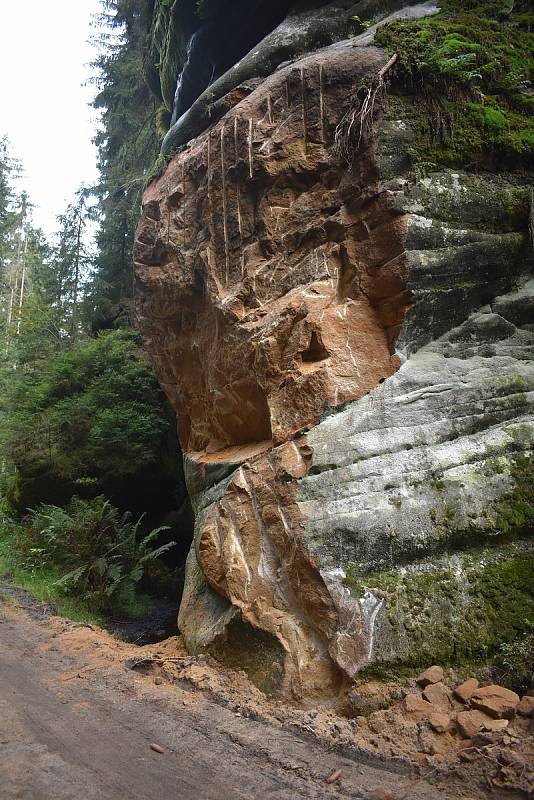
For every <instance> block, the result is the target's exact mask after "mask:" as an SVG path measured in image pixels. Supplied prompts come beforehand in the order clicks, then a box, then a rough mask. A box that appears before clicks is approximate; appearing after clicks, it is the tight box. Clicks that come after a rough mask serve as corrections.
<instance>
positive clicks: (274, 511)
mask: <svg viewBox="0 0 534 800" xmlns="http://www.w3.org/2000/svg"><path fill="white" fill-rule="evenodd" d="M363 45H365V42H361V41H359V42H358V41H356V40H348V41H342V42H339V43H337V44H334V45H331V46H329V47H326V48H323V49H321V50H318V51H317V52H315V53H313V54H312V55H307V56H304V57H302V58H300V59H298V60H296V61H294V62H292V63H290V64H288V65H286V66H282V67H281V68H280V69H278V70H277V71H276V72H274V74H272V75H270V76H269V77H267V78H265V79H263V80H255V81H252V82H248V83H245V84H243V85H240V86H238V87H237V88H235V89H234V90H232V91H231V92H230V94H228V95H226V96H225V97H224V103H225V107H226V113H224V114H223V115H222V117H221V119H220V120H219V122H218V123H217V124H215V125H213V126H212V127H211V128H209V129H208V130H207V131H206V132H204V133H202V134H201V135H199V136H197V138H195V139H194V140H192V141H191V142H190V143H189V145H188V147H187V148H186V149H184V150H183V151H182V152H180V153H178V154H177V155H175V156H174V157H173V159H172V160H171V161H170V163H169V164H168V166H167V168H166V170H165V172H164V173H163V175H162V176H161V177H160V178H159V179H158V180H156V181H154V182H153V183H152V184H151V185H150V186H149V187H148V189H147V190H146V192H145V197H144V210H143V217H142V220H141V223H140V226H139V229H138V237H137V242H136V253H135V257H136V279H137V309H138V316H139V324H140V328H141V331H142V334H143V337H144V341H145V346H146V348H147V350H148V351H149V353H150V354H151V356H152V358H153V360H154V363H155V365H156V369H157V371H158V374H159V378H160V381H161V385H162V387H163V388H164V390H165V392H166V394H167V396H168V397H169V399H170V401H171V403H172V404H173V406H174V408H175V410H176V413H177V417H178V430H179V437H180V442H181V445H182V449H183V451H184V454H185V471H186V477H187V483H188V489H189V493H190V496H191V500H192V503H193V507H194V510H195V515H196V529H195V530H196V533H195V543H194V547H193V548H192V550H191V553H190V555H189V558H188V565H187V580H186V590H185V592H184V598H183V600H182V606H181V609H180V620H179V624H180V628H181V630H182V632H183V634H184V636H185V639H186V642H187V644H188V647H189V648H190V649H191V650H192V651H196V650H199V649H204V648H209V647H217V648H219V649H221V648H222V650H224V642H225V640H228V637H229V636H230V633H231V631H232V630H233V629H234V628H233V626H236V625H238V626H239V625H240V626H243V628H242V630H243V631H244V630H245V629H246V630H247V631H248V634H250V633H251V631H252V633H253V632H254V631H255V630H256V631H260V632H262V634H261V636H262V637H263V638H261V643H260V644H259V645H258V649H257V659H258V660H259V661H260V662H263V663H265V662H266V661H267V662H268V663H270V664H272V675H271V678H272V680H270V681H269V686H270V687H271V688H278V689H279V690H282V691H285V692H288V693H289V692H291V693H293V694H294V695H296V696H300V695H302V694H305V693H308V694H314V693H315V694H317V693H321V692H325V691H332V690H335V689H336V688H338V687H339V686H340V685H341V683H342V681H343V679H344V678H345V677H346V676H349V677H351V676H353V675H355V674H356V672H357V671H358V670H360V669H361V668H362V667H363V666H365V665H366V664H368V663H370V662H372V661H376V662H378V663H383V664H391V663H413V662H414V661H415V662H419V663H425V662H426V663H428V661H429V660H432V659H435V660H440V661H441V660H442V661H454V659H455V658H457V657H459V656H462V655H473V654H476V653H477V652H478V649H481V648H487V647H491V646H495V645H496V644H497V643H498V641H499V639H498V637H499V635H501V633H502V624H503V623H504V624H505V625H506V626H507V632H506V633H505V636H506V635H508V634H511V635H513V632H514V630H515V628H514V626H516V625H518V624H519V623H518V620H522V619H525V618H528V616H529V614H532V610H533V606H534V601H533V599H532V594H531V590H532V560H530V561H529V559H528V553H529V545H528V543H520V544H518V543H516V542H514V541H509V542H508V543H507V544H506V545H500V546H496V545H495V543H496V542H497V543H498V542H499V541H500V540H499V535H500V534H507V535H508V538H509V539H510V540H513V539H514V538H516V539H517V537H518V536H519V535H520V534H522V533H526V528H527V526H528V516H529V513H531V512H529V511H528V508H529V507H530V506H529V504H528V498H527V497H526V494H528V491H530V488H529V487H531V484H532V471H531V468H530V467H529V464H528V460H527V459H528V457H529V456H530V454H531V449H532V442H533V439H534V424H533V415H532V399H533V397H534V366H533V364H532V355H533V352H534V329H533V326H532V323H533V319H532V315H531V312H532V307H533V302H534V301H533V298H534V279H531V278H530V277H529V269H530V267H531V263H532V262H531V249H530V245H529V237H528V220H529V191H528V189H527V188H525V186H524V184H523V183H522V182H521V181H520V180H517V179H516V178H514V179H512V178H508V179H507V178H505V177H500V178H497V177H496V176H491V175H489V176H474V175H469V174H465V173H460V172H441V173H435V174H432V175H429V176H427V177H423V178H418V177H417V175H416V174H415V173H414V171H413V168H412V165H411V162H410V158H409V148H410V141H411V139H410V137H411V132H410V129H409V125H408V124H407V123H406V122H404V121H403V120H402V119H397V118H389V117H388V116H387V114H386V116H385V117H382V118H381V119H380V120H378V121H377V125H376V131H375V136H374V137H372V138H371V139H370V140H369V141H368V142H366V143H365V145H364V146H363V147H362V148H361V149H360V150H359V152H358V154H357V157H356V158H355V159H354V163H353V165H352V167H349V166H348V165H347V164H346V163H345V162H344V161H343V160H342V159H341V158H340V157H339V156H337V155H336V154H335V152H334V149H333V146H332V145H333V141H334V136H335V131H336V126H337V125H338V124H339V122H340V120H341V118H342V116H343V115H344V114H345V112H347V111H348V110H349V109H350V108H351V103H352V102H353V100H352V98H353V92H354V87H355V86H357V85H358V84H360V83H361V82H362V81H365V80H369V79H370V78H372V77H373V76H374V75H376V73H377V72H378V71H379V70H380V68H381V67H382V66H383V65H384V64H385V63H386V61H387V56H386V54H385V53H384V52H382V51H380V50H378V49H377V48H375V47H373V46H372V45H369V44H367V45H366V46H363ZM517 287H519V289H518V288H517ZM399 565H402V566H399ZM510 591H511V592H513V595H514V603H513V605H512V604H511V603H510V601H509V597H508V594H507V592H510ZM496 615H499V616H500V618H501V625H500V626H499V625H496V624H495V622H496ZM248 634H247V636H246V637H241V638H240V637H239V636H238V637H237V640H238V641H241V642H242V643H245V644H243V646H246V647H247V648H248V650H251V649H254V647H255V645H254V644H253V640H254V635H252V636H249V635H248ZM234 638H235V637H234ZM258 641H259V640H258ZM234 646H236V645H235V643H234ZM477 648H478V649H477Z"/></svg>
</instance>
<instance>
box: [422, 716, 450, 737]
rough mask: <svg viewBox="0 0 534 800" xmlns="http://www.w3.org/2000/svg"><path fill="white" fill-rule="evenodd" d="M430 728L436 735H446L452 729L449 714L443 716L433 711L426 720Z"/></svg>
mask: <svg viewBox="0 0 534 800" xmlns="http://www.w3.org/2000/svg"><path fill="white" fill-rule="evenodd" d="M428 722H429V725H430V727H431V728H432V730H433V731H435V732H436V733H446V732H447V731H449V730H450V729H451V727H452V720H451V717H450V716H449V714H444V713H442V712H441V711H434V712H432V714H430V716H429V718H428Z"/></svg>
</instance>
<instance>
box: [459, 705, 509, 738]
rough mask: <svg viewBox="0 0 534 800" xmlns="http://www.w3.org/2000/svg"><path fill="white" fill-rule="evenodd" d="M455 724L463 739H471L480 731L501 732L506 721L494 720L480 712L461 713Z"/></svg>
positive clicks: (505, 725) (506, 723)
mask: <svg viewBox="0 0 534 800" xmlns="http://www.w3.org/2000/svg"><path fill="white" fill-rule="evenodd" d="M456 723H457V725H458V730H459V731H460V734H461V735H462V736H463V737H464V739H471V738H472V737H473V736H475V735H476V734H477V733H480V731H483V730H486V731H498V730H503V728H506V727H507V725H508V720H502V719H500V720H496V719H492V718H491V717H488V716H487V715H486V714H483V713H482V712H481V711H476V710H472V711H461V712H460V713H459V714H458V716H457V718H456Z"/></svg>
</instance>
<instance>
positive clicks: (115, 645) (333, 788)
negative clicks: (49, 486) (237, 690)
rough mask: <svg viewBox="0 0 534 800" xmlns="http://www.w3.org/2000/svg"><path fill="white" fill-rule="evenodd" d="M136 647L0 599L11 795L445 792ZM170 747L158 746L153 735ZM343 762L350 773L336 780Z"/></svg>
mask: <svg viewBox="0 0 534 800" xmlns="http://www.w3.org/2000/svg"><path fill="white" fill-rule="evenodd" d="M131 653H132V646H131V645H125V644H123V643H122V642H116V641H115V640H113V639H111V637H109V636H107V635H106V634H105V633H103V632H101V631H96V630H94V629H89V628H84V627H80V626H75V625H74V624H73V623H69V622H66V621H65V620H60V619H58V618H53V617H52V618H50V619H36V618H35V617H34V616H32V615H31V613H28V611H27V610H25V611H23V610H21V609H20V608H16V607H14V606H13V605H10V606H1V605H0V798H1V800H14V799H15V798H23V800H71V799H73V798H83V800H119V798H120V800H141V799H142V800H160V798H162V800H163V798H164V799H165V800H170V799H171V798H176V800H190V799H191V800H192V799H193V798H194V799H195V800H199V799H200V798H206V800H207V799H208V798H209V799H210V800H226V798H236V799H238V798H247V800H250V799H251V798H257V799H258V800H259V799H260V798H284V799H285V798H287V800H289V798H292V799H293V798H330V797H343V798H345V797H352V798H367V797H368V796H369V793H370V792H371V791H372V790H373V789H376V788H377V787H383V788H387V789H388V790H391V791H392V792H394V797H395V798H399V800H400V798H408V797H409V798H410V799H411V798H425V800H432V798H435V797H440V798H444V797H447V796H448V795H447V793H446V792H444V791H443V789H441V790H438V789H437V788H435V787H431V786H430V785H429V784H427V783H425V782H424V781H422V780H421V779H419V780H416V779H413V778H410V776H409V775H406V774H405V775H401V774H398V773H396V772H394V771H393V765H390V766H391V769H390V767H389V766H388V765H381V764H380V763H379V762H376V763H375V764H372V763H371V764H370V763H369V762H368V761H363V760H361V761H359V760H358V759H357V758H355V757H354V756H351V757H342V756H340V755H339V754H336V753H335V752H333V751H332V750H327V749H324V748H322V747H321V745H320V744H319V743H316V742H313V741H307V740H305V739H303V738H300V737H299V736H298V735H296V734H295V733H293V732H292V731H291V730H284V728H283V726H278V727H276V726H274V725H271V724H270V723H269V722H265V721H261V720H253V719H247V718H245V717H244V716H240V715H236V714H235V713H234V712H233V711H231V710H230V709H228V708H225V707H223V706H222V705H220V704H217V703H215V702H213V701H212V699H210V697H209V696H206V695H205V694H204V693H202V692H199V691H198V690H195V689H192V688H191V686H190V685H187V684H186V683H184V682H182V683H180V682H178V683H177V684H175V685H166V686H155V685H154V681H153V679H152V678H150V677H147V676H143V675H139V674H137V673H136V672H133V671H132V670H129V669H127V668H126V667H125V664H124V661H125V659H126V658H127V657H128V655H131ZM151 742H156V743H157V744H159V745H161V746H162V747H163V748H164V750H165V752H164V754H158V753H156V752H153V751H152V750H151V749H150V743H151ZM336 769H341V770H342V777H341V779H340V780H339V781H337V782H336V783H335V784H333V785H329V784H327V783H326V778H327V777H328V776H329V775H330V774H331V773H332V772H333V771H334V770H336Z"/></svg>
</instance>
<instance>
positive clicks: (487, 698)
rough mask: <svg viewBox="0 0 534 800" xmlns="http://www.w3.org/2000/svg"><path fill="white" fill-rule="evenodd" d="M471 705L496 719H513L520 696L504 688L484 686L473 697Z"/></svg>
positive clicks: (494, 685) (493, 685)
mask: <svg viewBox="0 0 534 800" xmlns="http://www.w3.org/2000/svg"><path fill="white" fill-rule="evenodd" d="M470 703H471V705H472V706H473V708H478V709H480V710H481V711H484V712H485V713H486V714H489V716H490V717H493V718H494V719H513V717H514V716H515V712H516V708H517V706H518V705H519V695H517V694H516V693H515V692H512V691H511V689H506V688H505V687H504V686H497V685H496V684H492V685H491V686H482V687H480V688H479V689H477V690H476V691H475V692H473V694H472V695H471V699H470Z"/></svg>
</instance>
